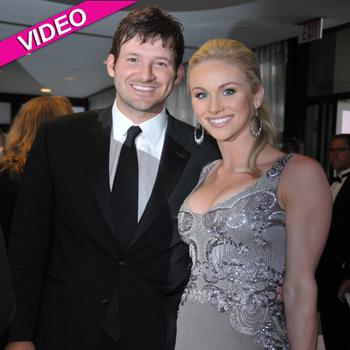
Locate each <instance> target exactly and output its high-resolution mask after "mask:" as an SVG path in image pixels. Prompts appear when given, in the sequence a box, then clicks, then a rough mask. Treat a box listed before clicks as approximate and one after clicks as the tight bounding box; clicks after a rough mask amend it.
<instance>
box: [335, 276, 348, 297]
mask: <svg viewBox="0 0 350 350" xmlns="http://www.w3.org/2000/svg"><path fill="white" fill-rule="evenodd" d="M345 293H350V280H344V281H343V282H342V283H341V284H340V286H339V289H338V295H337V297H338V299H339V300H340V301H342V302H345V298H344V294H345Z"/></svg>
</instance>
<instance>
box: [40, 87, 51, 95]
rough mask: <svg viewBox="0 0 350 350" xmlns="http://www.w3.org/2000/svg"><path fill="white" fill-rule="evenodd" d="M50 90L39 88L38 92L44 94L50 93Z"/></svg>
mask: <svg viewBox="0 0 350 350" xmlns="http://www.w3.org/2000/svg"><path fill="white" fill-rule="evenodd" d="M51 91H52V90H51V89H50V88H41V89H40V92H44V93H47V94H48V93H50V92H51Z"/></svg>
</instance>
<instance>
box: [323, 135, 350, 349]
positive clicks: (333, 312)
mask: <svg viewBox="0 0 350 350" xmlns="http://www.w3.org/2000/svg"><path fill="white" fill-rule="evenodd" d="M329 161H330V164H331V166H332V168H333V169H334V170H335V174H336V177H335V178H333V180H332V181H331V190H332V195H333V214H332V223H331V228H330V232H329V236H328V241H327V244H326V247H325V250H324V252H323V255H322V257H321V260H320V264H319V267H318V270H317V282H318V290H319V293H318V307H319V312H320V317H321V327H322V334H323V338H324V342H325V345H326V349H327V350H343V349H344V350H345V349H350V335H349V331H350V307H349V305H347V303H346V300H345V294H346V293H350V233H349V209H350V177H349V175H350V134H339V135H335V136H334V137H333V138H332V139H331V142H330V145H329Z"/></svg>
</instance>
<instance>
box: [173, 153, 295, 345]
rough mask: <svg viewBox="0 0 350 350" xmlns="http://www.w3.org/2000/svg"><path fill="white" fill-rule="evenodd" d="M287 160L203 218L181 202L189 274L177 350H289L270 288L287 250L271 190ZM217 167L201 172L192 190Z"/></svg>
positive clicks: (280, 310) (280, 312)
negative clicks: (187, 247) (189, 256)
mask: <svg viewBox="0 0 350 350" xmlns="http://www.w3.org/2000/svg"><path fill="white" fill-rule="evenodd" d="M289 158H290V154H289V155H286V156H285V157H283V158H282V159H280V160H279V161H278V162H276V163H275V164H274V165H273V166H272V167H271V168H270V169H269V170H268V171H267V172H266V173H265V174H264V175H263V176H262V177H260V178H259V179H258V180H257V181H256V182H254V183H253V184H252V185H250V186H248V187H247V188H246V189H245V190H244V191H242V192H240V193H236V194H233V195H232V196H230V197H228V198H227V199H225V200H223V201H220V202H219V203H217V204H215V205H214V206H212V207H211V208H210V209H209V210H208V211H207V212H205V213H201V214H199V213H194V212H193V211H191V210H190V209H189V207H188V206H187V204H186V201H185V202H184V204H183V205H182V207H181V209H180V212H179V232H180V235H181V238H182V239H183V240H184V242H185V243H187V244H188V245H189V249H190V255H191V258H192V269H191V276H190V280H189V282H188V285H187V287H186V288H185V291H184V294H183V296H182V301H181V306H180V310H179V318H178V330H177V346H176V350H186V349H191V350H214V349H215V350H227V349H237V350H255V349H268V350H276V349H280V350H285V349H288V341H287V338H286V329H285V321H284V312H283V306H282V304H280V303H279V302H278V301H277V300H276V295H275V290H276V287H277V285H278V284H279V281H280V280H281V278H282V276H283V274H284V269H285V266H284V264H285V245H286V237H285V233H286V232H285V213H284V210H283V209H282V208H281V207H280V206H279V204H278V201H277V195H276V193H277V185H278V180H279V177H280V174H281V172H282V170H283V168H284V165H285V163H286V162H287V161H288V159H289ZM217 162H220V161H215V162H213V163H211V164H209V165H208V166H207V167H206V168H204V170H203V172H202V175H201V178H200V181H199V184H198V185H197V187H198V186H200V185H201V184H202V182H203V181H204V179H205V178H206V176H207V175H208V173H209V172H210V171H211V170H212V169H213V167H214V166H215V165H216V164H217ZM230 329H231V332H230V331H229V330H230Z"/></svg>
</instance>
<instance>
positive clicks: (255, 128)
mask: <svg viewBox="0 0 350 350" xmlns="http://www.w3.org/2000/svg"><path fill="white" fill-rule="evenodd" d="M249 129H250V133H251V134H252V135H253V136H254V137H258V136H259V135H260V134H261V130H262V122H261V119H260V118H259V115H258V110H257V109H256V108H255V115H254V117H253V118H252V119H251V120H250V124H249Z"/></svg>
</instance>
